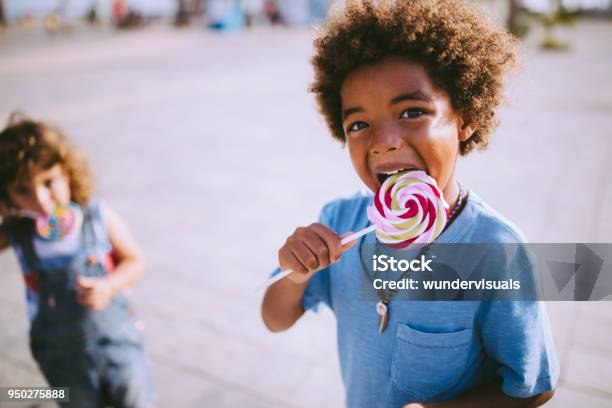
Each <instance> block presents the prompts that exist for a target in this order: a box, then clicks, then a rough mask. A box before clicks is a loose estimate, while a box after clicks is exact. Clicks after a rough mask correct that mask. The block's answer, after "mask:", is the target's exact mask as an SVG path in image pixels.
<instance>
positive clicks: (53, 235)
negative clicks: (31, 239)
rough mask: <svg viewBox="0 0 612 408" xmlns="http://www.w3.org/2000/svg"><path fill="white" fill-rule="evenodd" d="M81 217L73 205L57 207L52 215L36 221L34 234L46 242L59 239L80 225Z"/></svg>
mask: <svg viewBox="0 0 612 408" xmlns="http://www.w3.org/2000/svg"><path fill="white" fill-rule="evenodd" d="M81 217H82V215H81V210H80V208H79V207H78V206H77V205H75V204H70V205H67V206H57V207H55V210H53V212H52V213H50V214H45V215H42V216H40V217H38V218H37V219H36V232H37V234H38V236H40V237H41V238H43V239H46V240H53V239H60V238H63V237H65V236H66V235H68V234H69V233H70V232H71V231H72V230H73V228H75V226H77V225H78V224H79V223H80V220H81Z"/></svg>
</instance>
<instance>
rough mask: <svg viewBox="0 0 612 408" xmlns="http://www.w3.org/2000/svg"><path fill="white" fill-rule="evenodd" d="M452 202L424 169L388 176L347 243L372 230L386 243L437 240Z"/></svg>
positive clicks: (400, 245)
mask: <svg viewBox="0 0 612 408" xmlns="http://www.w3.org/2000/svg"><path fill="white" fill-rule="evenodd" d="M448 208H449V206H448V203H447V202H446V201H445V200H444V196H443V195H442V192H441V191H440V189H439V188H438V186H437V185H436V181H435V180H434V179H433V178H432V177H430V176H429V175H427V173H425V172H424V171H421V170H416V171H408V172H403V173H398V174H394V175H392V176H391V177H389V178H387V179H386V180H385V181H384V182H383V185H382V186H381V187H380V189H379V190H378V192H377V193H376V196H375V197H374V205H373V206H370V207H368V210H367V212H368V219H369V220H370V221H371V222H372V224H373V225H370V226H368V227H366V228H364V229H362V230H361V231H358V232H355V233H353V234H351V235H349V236H347V237H344V238H342V241H341V244H342V245H345V244H348V243H349V242H351V241H354V240H356V239H358V238H360V237H362V236H364V235H366V234H369V233H370V232H372V231H376V237H377V238H378V240H379V241H380V242H382V243H385V244H387V245H389V246H391V247H393V248H406V247H407V246H408V245H410V244H412V243H423V244H428V243H430V242H433V241H434V240H435V239H436V237H437V236H438V235H440V233H441V232H442V230H444V227H445V226H446V222H447V221H448ZM292 272H293V271H291V270H290V269H287V270H284V271H282V272H280V273H279V274H277V275H275V276H273V277H271V278H270V279H268V281H267V282H265V283H264V284H263V285H261V286H260V288H263V287H267V286H270V285H272V284H273V283H274V282H277V281H279V280H281V279H283V278H284V277H285V276H287V275H289V274H290V273H292Z"/></svg>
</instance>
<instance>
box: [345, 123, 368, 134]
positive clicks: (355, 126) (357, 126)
mask: <svg viewBox="0 0 612 408" xmlns="http://www.w3.org/2000/svg"><path fill="white" fill-rule="evenodd" d="M367 127H368V124H367V123H365V122H355V123H353V124H351V125H350V126H349V127H348V132H357V131H359V130H361V129H364V128H367Z"/></svg>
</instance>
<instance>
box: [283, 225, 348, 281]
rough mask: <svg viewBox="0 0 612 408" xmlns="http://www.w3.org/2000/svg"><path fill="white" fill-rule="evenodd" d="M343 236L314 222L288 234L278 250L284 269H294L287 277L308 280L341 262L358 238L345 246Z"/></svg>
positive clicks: (292, 279) (293, 279)
mask: <svg viewBox="0 0 612 408" xmlns="http://www.w3.org/2000/svg"><path fill="white" fill-rule="evenodd" d="M340 240H341V238H340V237H339V236H338V235H337V234H336V233H335V232H334V231H332V230H331V229H329V228H327V227H326V226H325V225H323V224H319V223H314V224H311V225H309V226H308V227H299V228H297V229H296V230H295V232H294V233H293V234H292V235H291V236H290V237H289V238H287V241H286V242H285V245H283V246H282V247H281V249H280V250H279V251H278V264H279V266H280V268H281V270H287V269H291V270H292V271H293V272H294V273H292V274H290V275H289V276H287V278H288V279H289V280H291V281H293V282H295V283H304V282H306V281H307V280H308V279H310V278H311V277H312V275H314V274H315V273H316V272H317V271H320V270H321V269H324V268H326V267H328V266H329V265H331V264H333V263H335V262H337V261H338V260H339V259H340V256H341V255H342V252H343V251H345V250H347V249H349V248H351V247H352V246H353V245H354V244H355V241H353V242H351V243H349V244H346V245H345V246H342V244H341V243H340Z"/></svg>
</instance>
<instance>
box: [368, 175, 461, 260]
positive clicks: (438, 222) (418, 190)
mask: <svg viewBox="0 0 612 408" xmlns="http://www.w3.org/2000/svg"><path fill="white" fill-rule="evenodd" d="M448 208H449V206H448V203H447V202H446V201H445V200H444V196H443V195H442V192H441V191H440V189H439V188H438V186H437V185H436V181H435V180H434V179H433V178H432V177H431V176H429V175H427V173H425V172H424V171H421V170H416V171H408V172H403V173H398V174H394V175H392V176H391V177H389V178H387V179H386V180H385V181H384V183H383V184H382V186H381V187H380V189H379V190H378V192H377V193H376V196H375V197H374V205H373V206H370V207H368V219H369V220H370V221H371V222H372V223H373V224H374V225H376V237H377V238H378V240H379V241H380V242H382V243H384V244H387V245H389V246H390V247H392V248H398V249H400V248H406V247H407V246H408V245H410V244H412V243H424V244H427V243H430V242H433V240H435V239H436V237H437V236H438V235H440V233H441V232H442V230H443V229H444V226H445V225H446V222H447V221H448Z"/></svg>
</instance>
